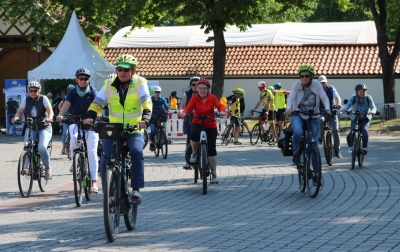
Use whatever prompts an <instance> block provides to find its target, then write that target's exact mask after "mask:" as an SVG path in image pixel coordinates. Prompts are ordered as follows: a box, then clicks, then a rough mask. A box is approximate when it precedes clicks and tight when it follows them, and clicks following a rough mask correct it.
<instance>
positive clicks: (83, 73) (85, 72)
mask: <svg viewBox="0 0 400 252" xmlns="http://www.w3.org/2000/svg"><path fill="white" fill-rule="evenodd" d="M79 75H85V76H87V77H88V78H90V72H89V70H87V69H86V68H81V69H78V70H76V73H75V76H79Z"/></svg>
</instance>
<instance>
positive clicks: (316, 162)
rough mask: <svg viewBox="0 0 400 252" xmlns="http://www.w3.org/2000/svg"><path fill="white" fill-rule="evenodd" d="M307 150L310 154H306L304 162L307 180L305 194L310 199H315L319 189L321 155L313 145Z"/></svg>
mask: <svg viewBox="0 0 400 252" xmlns="http://www.w3.org/2000/svg"><path fill="white" fill-rule="evenodd" d="M309 148H312V149H311V152H309V153H307V156H306V158H307V162H306V174H307V175H306V178H307V192H308V195H310V197H311V198H315V197H316V196H317V195H318V192H319V189H320V187H321V177H322V169H321V155H320V153H319V149H318V146H316V145H314V146H311V147H309Z"/></svg>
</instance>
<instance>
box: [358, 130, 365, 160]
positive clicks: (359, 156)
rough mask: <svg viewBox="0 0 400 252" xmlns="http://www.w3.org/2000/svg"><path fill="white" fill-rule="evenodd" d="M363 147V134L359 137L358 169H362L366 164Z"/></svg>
mask: <svg viewBox="0 0 400 252" xmlns="http://www.w3.org/2000/svg"><path fill="white" fill-rule="evenodd" d="M362 146H363V140H362V134H360V135H359V136H358V152H357V156H358V167H362V166H363V163H364V154H363V153H362V151H361V150H362Z"/></svg>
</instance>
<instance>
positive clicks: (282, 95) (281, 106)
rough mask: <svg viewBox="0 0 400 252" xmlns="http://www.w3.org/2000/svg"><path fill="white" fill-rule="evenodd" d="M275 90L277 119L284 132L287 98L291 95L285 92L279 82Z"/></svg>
mask: <svg viewBox="0 0 400 252" xmlns="http://www.w3.org/2000/svg"><path fill="white" fill-rule="evenodd" d="M274 89H275V106H276V109H277V112H276V119H277V121H278V123H279V126H280V128H281V132H282V130H283V127H284V125H283V124H284V122H285V111H286V97H287V96H288V95H290V91H287V90H283V89H282V84H281V83H279V82H277V83H275V85H274ZM278 137H279V136H278Z"/></svg>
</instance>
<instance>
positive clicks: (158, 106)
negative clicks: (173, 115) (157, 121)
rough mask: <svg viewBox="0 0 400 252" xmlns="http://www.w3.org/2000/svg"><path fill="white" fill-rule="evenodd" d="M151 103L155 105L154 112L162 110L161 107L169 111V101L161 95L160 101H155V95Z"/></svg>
mask: <svg viewBox="0 0 400 252" xmlns="http://www.w3.org/2000/svg"><path fill="white" fill-rule="evenodd" d="M151 102H152V103H153V111H156V110H158V109H161V107H164V109H165V110H169V105H168V103H167V101H166V100H165V98H164V97H162V96H161V95H160V97H159V99H158V101H156V100H155V99H154V95H153V96H152V97H151Z"/></svg>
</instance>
